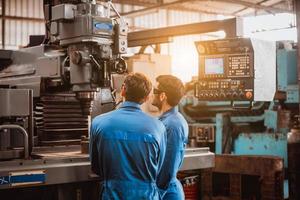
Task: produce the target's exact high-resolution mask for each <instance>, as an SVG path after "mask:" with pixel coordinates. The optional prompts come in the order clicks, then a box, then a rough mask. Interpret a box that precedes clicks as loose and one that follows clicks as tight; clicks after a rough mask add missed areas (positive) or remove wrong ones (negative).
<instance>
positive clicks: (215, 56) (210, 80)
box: [195, 38, 254, 101]
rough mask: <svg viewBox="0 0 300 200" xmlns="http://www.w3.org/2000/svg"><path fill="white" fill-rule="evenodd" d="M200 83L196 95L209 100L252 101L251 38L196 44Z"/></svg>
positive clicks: (252, 53)
mask: <svg viewBox="0 0 300 200" xmlns="http://www.w3.org/2000/svg"><path fill="white" fill-rule="evenodd" d="M196 47H197V51H198V53H199V81H198V82H197V84H196V85H195V96H196V97H197V98H198V99H199V100H210V101H224V100H229V101H253V99H254V51H253V48H252V43H251V40H250V39H247V38H234V39H222V40H210V41H200V42H196Z"/></svg>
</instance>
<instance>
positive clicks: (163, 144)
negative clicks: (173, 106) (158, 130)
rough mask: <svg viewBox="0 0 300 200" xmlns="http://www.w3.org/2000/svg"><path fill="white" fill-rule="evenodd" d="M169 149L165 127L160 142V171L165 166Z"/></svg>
mask: <svg viewBox="0 0 300 200" xmlns="http://www.w3.org/2000/svg"><path fill="white" fill-rule="evenodd" d="M166 150H167V131H166V129H165V128H163V131H162V137H161V141H160V144H159V157H158V172H159V173H160V171H161V168H162V166H163V163H164V160H165V157H166Z"/></svg>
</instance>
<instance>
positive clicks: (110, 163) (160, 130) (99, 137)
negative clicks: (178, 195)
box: [90, 101, 168, 200]
mask: <svg viewBox="0 0 300 200" xmlns="http://www.w3.org/2000/svg"><path fill="white" fill-rule="evenodd" d="M165 152H166V130H165V127H164V125H163V123H161V122H160V121H159V120H157V119H155V118H153V117H151V116H149V115H147V114H145V113H144V112H142V110H141V109H140V105H139V104H137V103H134V102H129V101H126V102H124V103H123V104H122V106H121V107H120V108H119V109H117V110H114V111H111V112H109V113H106V114H102V115H99V116H97V117H96V118H95V119H94V120H93V122H92V125H91V133H90V159H91V165H92V171H93V172H95V173H96V174H98V175H99V177H100V181H101V184H100V185H101V188H100V191H101V194H100V197H101V198H100V199H105V200H108V199H114V200H118V199H128V200H129V199H132V200H136V199H149V200H150V199H151V200H156V199H159V191H158V188H157V185H156V180H157V176H158V173H159V170H160V169H161V166H162V163H163V159H164V157H165ZM166 184H168V183H166Z"/></svg>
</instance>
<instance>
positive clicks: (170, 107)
mask: <svg viewBox="0 0 300 200" xmlns="http://www.w3.org/2000/svg"><path fill="white" fill-rule="evenodd" d="M172 108H173V107H172V106H170V105H169V104H167V103H166V104H163V105H162V107H161V109H160V112H161V114H163V113H165V112H167V111H169V110H171V109H172Z"/></svg>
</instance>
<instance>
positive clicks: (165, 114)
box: [159, 106, 178, 119]
mask: <svg viewBox="0 0 300 200" xmlns="http://www.w3.org/2000/svg"><path fill="white" fill-rule="evenodd" d="M177 112H178V108H177V106H176V107H173V108H171V109H170V110H168V111H166V112H164V113H163V114H162V115H161V116H160V117H159V119H163V118H166V117H168V116H170V115H172V114H175V113H177Z"/></svg>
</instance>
